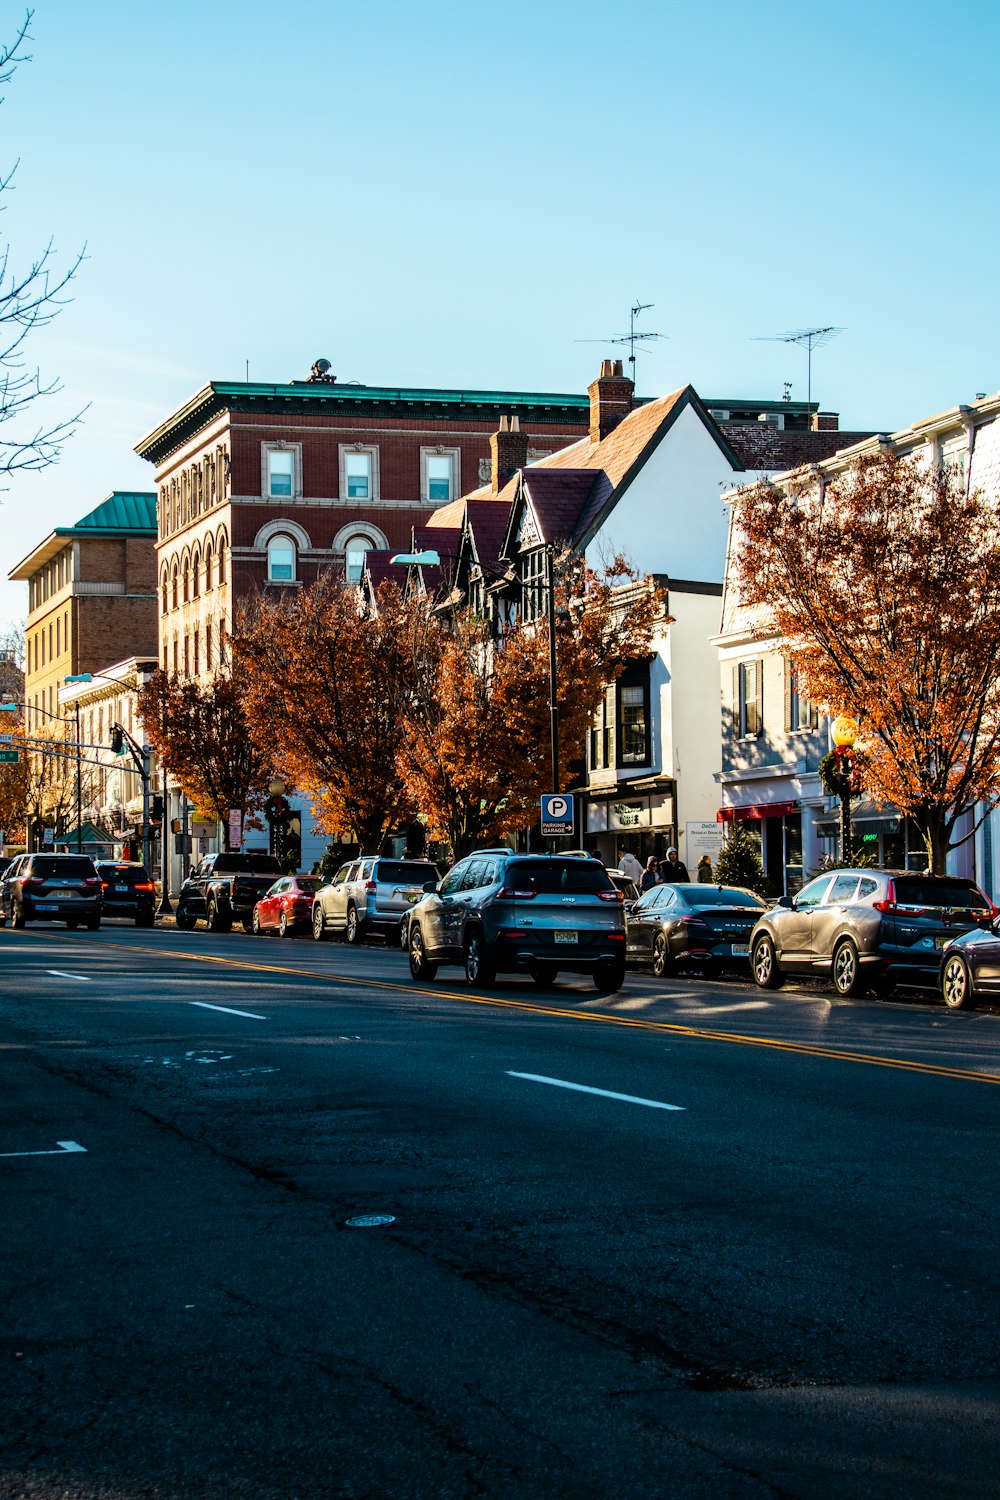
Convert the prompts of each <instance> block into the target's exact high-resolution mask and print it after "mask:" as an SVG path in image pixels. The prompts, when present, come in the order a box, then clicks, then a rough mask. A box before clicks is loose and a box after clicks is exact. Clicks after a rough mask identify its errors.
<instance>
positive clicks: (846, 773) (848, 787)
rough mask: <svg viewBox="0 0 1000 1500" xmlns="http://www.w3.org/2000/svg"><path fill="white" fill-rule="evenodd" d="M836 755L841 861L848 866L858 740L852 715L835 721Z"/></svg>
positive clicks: (856, 723) (856, 722)
mask: <svg viewBox="0 0 1000 1500" xmlns="http://www.w3.org/2000/svg"><path fill="white" fill-rule="evenodd" d="M830 733H831V735H832V736H833V746H834V754H835V755H836V757H837V773H836V781H835V783H834V784H835V785H836V787H837V794H838V796H839V797H840V859H841V863H842V864H847V862H848V860H849V859H850V857H851V845H852V843H853V837H852V833H851V797H852V795H853V792H854V771H855V759H854V754H853V751H854V745H855V742H856V740H857V738H858V721H857V719H854V718H852V717H851V715H850V714H840V715H839V716H838V717H837V718H836V719H834V721H833V727H832V729H831V731H830Z"/></svg>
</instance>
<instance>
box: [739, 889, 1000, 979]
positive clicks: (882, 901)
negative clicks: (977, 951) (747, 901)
mask: <svg viewBox="0 0 1000 1500" xmlns="http://www.w3.org/2000/svg"><path fill="white" fill-rule="evenodd" d="M997 914H998V913H997V908H996V907H995V906H993V905H992V903H991V902H989V901H988V900H987V899H986V897H985V896H984V895H983V893H982V891H981V890H980V889H979V887H978V886H977V885H976V884H975V882H974V881H972V880H966V879H964V878H963V877H961V876H957V875H918V874H915V873H913V872H912V871H907V870H833V871H831V872H830V873H828V874H826V875H818V876H817V877H816V879H815V880H810V882H809V884H808V885H804V886H803V887H802V889H801V890H800V891H799V892H798V894H797V895H795V896H782V898H781V900H780V901H779V902H778V904H777V906H774V907H772V908H771V910H770V911H769V912H767V913H766V914H765V915H764V916H763V917H761V919H760V921H759V922H758V923H757V925H756V926H755V928H754V930H753V932H752V933H751V934H750V962H751V965H752V967H753V976H754V979H755V980H756V981H757V984H758V985H760V987H761V988H762V989H775V988H777V986H778V985H780V984H782V983H783V982H784V978H785V975H786V974H816V975H820V974H828V975H829V976H830V977H831V978H832V980H833V986H834V989H835V990H836V991H837V992H838V994H841V995H860V994H863V993H864V991H865V990H866V989H873V990H874V991H875V993H876V994H880V995H884V994H888V993H890V991H891V990H892V988H893V985H894V984H895V983H897V982H898V981H901V982H903V983H906V984H926V985H927V987H928V988H933V987H934V986H935V985H936V984H937V980H938V973H939V970H940V967H941V954H942V952H943V950H944V949H945V948H946V947H947V946H948V944H949V943H950V942H951V941H952V939H953V938H956V937H958V935H959V933H962V932H968V931H970V929H972V928H973V927H988V926H989V924H990V922H991V921H992V919H993V917H994V916H996V915H997Z"/></svg>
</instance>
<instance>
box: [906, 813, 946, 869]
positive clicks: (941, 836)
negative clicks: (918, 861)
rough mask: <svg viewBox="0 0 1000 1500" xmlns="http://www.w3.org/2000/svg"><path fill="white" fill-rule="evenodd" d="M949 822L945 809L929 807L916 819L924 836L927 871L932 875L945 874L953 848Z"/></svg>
mask: <svg viewBox="0 0 1000 1500" xmlns="http://www.w3.org/2000/svg"><path fill="white" fill-rule="evenodd" d="M947 820H948V814H947V811H946V810H945V809H944V808H943V807H929V808H927V809H925V811H924V812H923V813H922V814H921V815H920V816H918V817H917V818H915V819H914V821H915V822H916V824H917V827H918V828H919V829H920V832H921V833H922V835H923V839H924V848H925V849H926V851H927V870H928V872H929V873H930V874H931V875H943V874H944V873H945V868H946V864H947V859H948V850H949V849H950V848H951V840H950V838H949V837H948V828H947Z"/></svg>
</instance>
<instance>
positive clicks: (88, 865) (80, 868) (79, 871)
mask: <svg viewBox="0 0 1000 1500" xmlns="http://www.w3.org/2000/svg"><path fill="white" fill-rule="evenodd" d="M31 873H32V875H39V876H41V878H42V879H43V880H52V879H53V878H54V877H55V876H59V877H60V878H64V879H66V880H87V879H88V878H93V876H94V874H95V873H96V872H95V870H94V866H93V862H92V861H91V860H89V859H74V858H73V857H72V855H69V854H66V855H63V856H62V857H61V858H60V856H58V855H50V856H49V858H47V859H46V858H45V857H44V856H42V857H40V858H37V857H36V858H35V859H33V860H32V861H31Z"/></svg>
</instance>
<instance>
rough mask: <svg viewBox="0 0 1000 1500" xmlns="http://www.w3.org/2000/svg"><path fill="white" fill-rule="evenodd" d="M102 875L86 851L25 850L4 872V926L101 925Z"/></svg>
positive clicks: (0, 906) (0, 891) (0, 912)
mask: <svg viewBox="0 0 1000 1500" xmlns="http://www.w3.org/2000/svg"><path fill="white" fill-rule="evenodd" d="M101 898H102V892H101V878H100V876H99V875H98V873H97V871H96V869H95V868H94V861H93V860H92V859H90V858H89V857H88V856H87V855H86V854H21V855H19V856H18V857H17V859H15V860H14V863H13V864H12V865H10V866H9V868H8V869H7V870H5V871H4V873H3V875H2V876H0V927H2V926H3V925H5V924H6V923H7V922H8V921H9V922H10V924H11V926H12V927H24V926H25V924H26V923H28V922H65V923H66V926H67V927H69V928H71V929H72V928H75V927H79V926H80V924H81V922H82V923H83V925H84V926H85V927H88V928H89V929H90V930H91V932H96V931H97V929H98V928H99V927H100V925H101V909H102V905H103V903H102V899H101Z"/></svg>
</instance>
